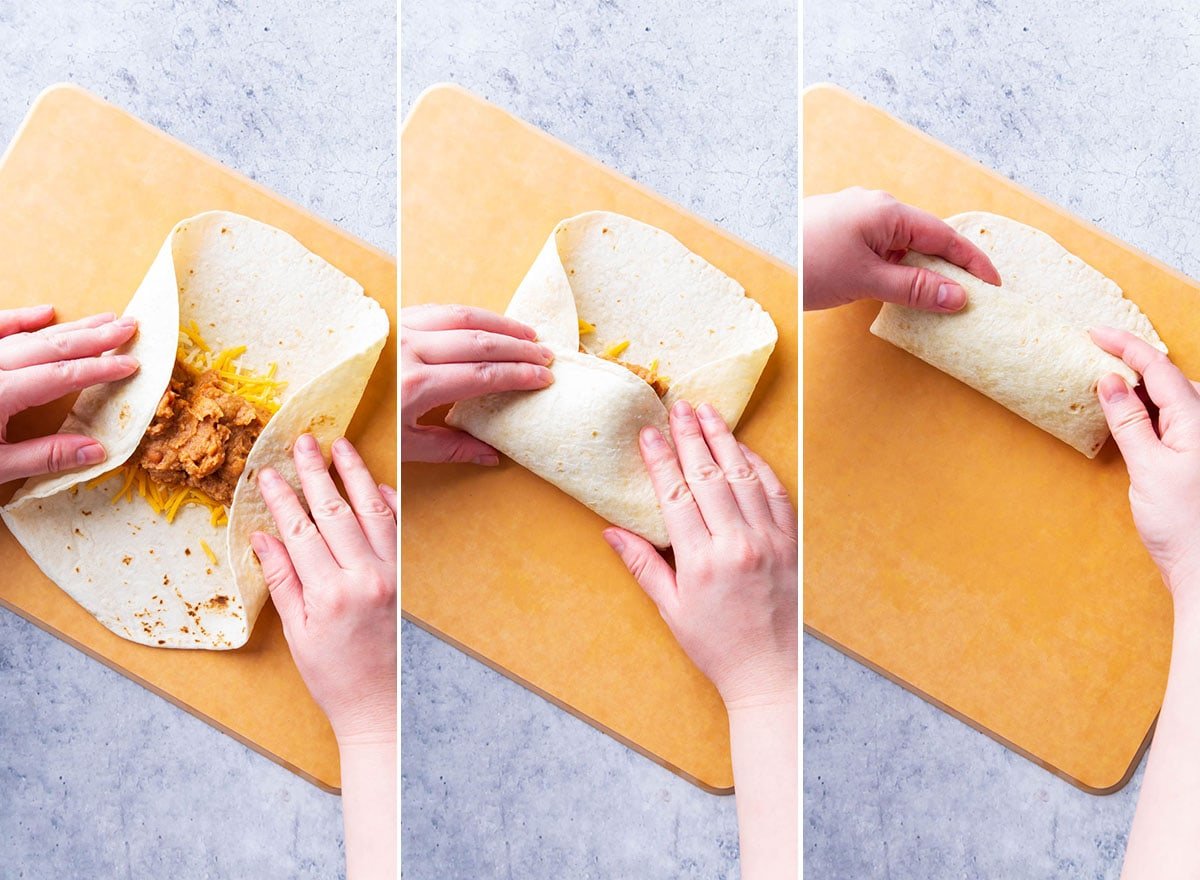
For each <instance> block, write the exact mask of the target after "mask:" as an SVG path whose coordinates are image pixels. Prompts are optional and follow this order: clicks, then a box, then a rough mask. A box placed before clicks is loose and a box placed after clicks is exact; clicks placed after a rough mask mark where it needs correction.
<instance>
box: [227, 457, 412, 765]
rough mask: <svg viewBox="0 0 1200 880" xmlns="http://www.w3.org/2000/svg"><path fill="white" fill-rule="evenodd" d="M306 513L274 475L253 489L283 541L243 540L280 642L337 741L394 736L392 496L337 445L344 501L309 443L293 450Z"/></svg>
mask: <svg viewBox="0 0 1200 880" xmlns="http://www.w3.org/2000/svg"><path fill="white" fill-rule="evenodd" d="M293 455H294V457H295V460H296V470H297V471H298V472H299V475H300V484H301V487H302V488H303V490H304V497H305V499H306V500H307V501H308V506H309V509H310V511H311V514H309V513H305V511H304V508H303V507H301V505H300V501H299V499H298V498H297V497H296V493H295V492H293V491H292V488H291V487H290V486H289V485H288V484H287V483H286V482H285V481H284V479H283V478H282V477H280V476H279V474H278V473H276V472H275V471H274V470H272V469H270V468H264V469H263V470H262V471H261V472H260V473H259V475H258V488H259V491H261V492H262V495H263V499H264V500H265V501H266V503H267V507H268V508H269V509H270V511H271V516H272V517H274V519H275V525H276V527H277V528H278V529H279V534H280V535H282V536H283V540H282V541H280V540H279V539H278V538H276V537H274V536H272V535H268V534H265V533H264V532H255V533H254V534H253V535H251V537H250V542H251V544H252V546H253V547H254V552H255V553H256V554H257V555H258V559H259V562H260V563H261V564H262V569H263V576H264V577H265V578H266V580H267V586H268V587H269V588H270V590H271V599H272V601H274V603H275V607H276V608H277V609H278V610H279V617H280V619H281V620H282V621H283V634H284V636H285V637H286V638H287V642H288V647H289V648H291V651H292V657H293V658H294V659H295V661H296V667H297V668H298V669H299V670H300V675H301V677H302V678H303V679H304V683H305V684H306V685H308V689H309V691H310V692H311V693H312V695H313V698H314V699H315V700H316V701H317V703H318V704H319V705H320V706H321V708H322V709H323V710H324V711H325V714H326V715H327V716H328V717H329V723H330V724H331V725H332V727H333V732H334V734H335V735H336V736H337V739H338V742H339V744H341V745H345V744H346V743H348V742H355V741H379V740H381V739H386V738H388V737H391V738H394V737H395V734H396V493H395V490H393V489H391V488H389V487H387V486H382V485H377V484H376V483H375V480H374V479H373V478H372V476H371V474H370V472H369V471H368V470H367V466H366V464H364V463H363V460H362V458H360V457H359V454H358V452H357V451H355V449H354V447H353V446H352V445H351V444H350V441H348V440H346V439H345V438H342V439H339V440H337V441H335V442H334V444H333V463H334V466H335V467H336V468H337V472H338V475H339V476H340V477H341V479H342V485H344V486H345V487H346V495H347V496H348V498H349V501H348V502H347V500H346V499H345V498H343V497H342V495H341V493H339V492H338V490H337V487H336V486H335V485H334V483H333V479H332V478H331V477H330V476H329V471H328V468H327V467H326V464H325V459H324V458H323V457H322V455H321V450H320V447H319V446H318V445H317V441H316V440H315V439H314V438H313V437H312V436H311V435H309V434H305V435H303V436H302V437H300V438H299V439H298V440H297V441H296V444H295V447H294V449H293Z"/></svg>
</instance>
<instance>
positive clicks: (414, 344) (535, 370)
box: [400, 305, 554, 465]
mask: <svg viewBox="0 0 1200 880" xmlns="http://www.w3.org/2000/svg"><path fill="white" fill-rule="evenodd" d="M536 339H537V333H536V332H535V331H534V330H533V328H532V327H527V326H525V325H524V324H522V323H520V322H518V321H514V320H512V319H511V318H506V317H504V316H503V315H497V314H494V313H492V312H488V311H485V310H484V309H476V308H472V307H470V306H443V305H426V306H412V307H410V308H407V309H401V311H400V389H401V390H400V457H401V459H403V460H404V461H433V462H449V461H458V462H474V463H475V464H482V465H495V464H499V463H500V456H499V454H498V453H497V452H496V450H495V449H493V448H492V447H491V446H488V445H487V444H486V443H484V442H483V441H482V440H477V439H475V438H474V437H472V436H471V435H470V434H467V433H465V432H463V431H455V430H452V429H450V428H442V427H439V426H436V425H418V424H417V420H418V419H419V418H421V416H423V415H425V414H426V413H427V412H429V411H430V410H431V409H434V408H435V407H438V406H443V405H444V404H447V403H457V402H458V401H460V400H466V399H467V398H469V397H478V396H480V395H482V394H493V393H496V392H499V391H536V390H538V389H539V388H545V387H546V386H547V385H549V384H550V383H551V382H553V381H554V374H553V373H551V371H550V370H549V369H548V367H549V365H550V364H551V363H552V362H553V360H554V355H553V354H552V353H551V351H550V349H548V348H546V347H545V346H543V345H538V344H537V342H536V341H535V340H536Z"/></svg>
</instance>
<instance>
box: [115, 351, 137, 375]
mask: <svg viewBox="0 0 1200 880" xmlns="http://www.w3.org/2000/svg"><path fill="white" fill-rule="evenodd" d="M113 360H115V361H116V362H117V363H118V364H119V365H120V366H121V368H122V369H125V370H131V371H132V370H138V369H140V368H141V364H139V363H138V359H137V358H135V357H133V356H132V355H128V354H115V355H113Z"/></svg>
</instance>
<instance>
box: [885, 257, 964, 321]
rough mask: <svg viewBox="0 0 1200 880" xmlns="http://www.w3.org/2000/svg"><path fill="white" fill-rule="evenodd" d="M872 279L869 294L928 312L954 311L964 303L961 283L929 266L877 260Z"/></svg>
mask: <svg viewBox="0 0 1200 880" xmlns="http://www.w3.org/2000/svg"><path fill="white" fill-rule="evenodd" d="M873 275H874V277H873V278H872V279H871V295H872V296H874V297H875V298H876V299H880V300H883V301H884V302H890V303H895V304H897V305H901V306H907V307H908V308H910V309H921V310H923V311H929V312H944V313H949V312H957V311H958V310H960V309H961V308H962V307H963V306H965V305H966V304H967V292H966V291H965V290H963V289H962V286H961V285H959V284H957V283H955V282H954V281H951V280H950V279H949V278H946V277H945V276H944V275H939V274H937V273H936V272H931V271H930V270H928V269H922V268H919V267H917V266H904V265H893V264H892V263H879V264H878V265H877V266H876V267H875V269H874V271H873Z"/></svg>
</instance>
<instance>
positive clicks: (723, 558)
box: [604, 401, 797, 709]
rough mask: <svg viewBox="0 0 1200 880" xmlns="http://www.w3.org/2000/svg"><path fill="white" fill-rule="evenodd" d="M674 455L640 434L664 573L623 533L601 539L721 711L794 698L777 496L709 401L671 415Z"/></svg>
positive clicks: (786, 536) (764, 470) (784, 540)
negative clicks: (658, 520)
mask: <svg viewBox="0 0 1200 880" xmlns="http://www.w3.org/2000/svg"><path fill="white" fill-rule="evenodd" d="M670 421H671V435H672V437H673V438H674V441H675V449H672V448H671V446H670V445H669V444H668V443H667V442H666V440H665V439H664V438H663V436H662V435H661V434H660V433H659V432H658V430H657V429H655V428H651V427H647V428H644V429H642V433H641V436H640V438H639V439H640V445H641V452H642V458H643V459H644V460H645V462H646V467H647V469H648V470H649V472H650V479H651V481H652V482H653V484H654V490H655V493H656V494H657V496H658V501H659V506H660V507H661V508H662V513H663V518H664V519H665V520H666V525H667V533H668V534H669V535H670V538H671V544H672V547H673V548H674V551H675V565H676V570H672V568H671V566H670V565H668V564H667V561H666V560H665V559H664V558H663V557H662V556H661V555H660V554H659V553H658V551H657V550H656V549H655V548H654V546H653V545H652V544H651V543H650V542H648V541H646V540H645V539H644V538H641V537H639V536H637V535H635V534H633V533H632V532H629V531H627V530H625V529H621V528H616V527H613V528H609V529H607V530H606V531H605V532H604V538H605V540H606V541H608V543H609V545H610V546H611V547H612V548H613V549H614V550H615V551H616V552H617V553H618V554H619V555H620V557H621V560H622V561H623V562H624V563H625V565H626V567H627V568H628V569H629V571H630V573H631V574H632V575H633V576H634V578H636V579H637V582H638V583H639V584H640V585H641V586H642V589H644V590H645V591H646V593H647V594H648V595H649V596H650V598H651V599H653V600H654V603H655V604H656V605H657V606H658V610H659V612H660V613H661V614H662V616H663V619H664V620H666V623H667V626H668V627H670V629H671V632H672V633H674V635H675V638H676V639H678V640H679V644H680V646H681V647H682V648H683V650H684V651H685V652H686V653H687V655H688V656H689V657H691V659H692V661H693V662H694V663H695V664H696V666H697V667H699V669H700V671H701V672H703V673H704V674H705V675H706V676H708V678H709V679H710V680H711V681H712V683H713V684H714V685H715V686H716V688H717V690H718V691H719V692H720V694H721V697H722V699H723V700H724V701H725V704H726V706H727V707H730V708H731V709H732V708H735V707H738V706H741V705H748V704H754V703H759V702H771V701H775V700H788V699H790V700H791V701H793V702H794V701H795V699H796V677H797V670H796V665H797V660H796V652H797V635H796V628H797V620H796V608H797V578H796V559H797V537H796V533H797V528H796V511H795V510H794V509H793V507H792V504H791V502H790V501H789V500H788V494H787V489H785V488H784V486H783V484H782V483H781V482H780V480H779V478H778V477H777V476H776V475H775V473H774V472H773V471H772V470H771V468H770V467H769V466H768V465H767V463H766V462H765V461H763V460H762V459H761V458H760V457H759V456H757V455H756V454H755V453H753V452H751V451H750V450H749V449H747V448H746V447H745V446H743V445H742V444H740V443H738V442H737V440H736V439H734V436H733V434H732V433H731V432H730V430H729V428H728V427H727V426H726V425H725V422H724V420H723V419H722V418H721V416H720V415H719V414H718V413H717V411H716V410H715V409H713V407H712V406H710V405H708V404H704V405H702V406H701V407H700V408H699V410H698V411H693V409H692V407H691V406H690V405H689V404H687V403H685V402H683V401H680V402H678V403H676V404H675V406H674V407H672V409H671V415H670Z"/></svg>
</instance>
